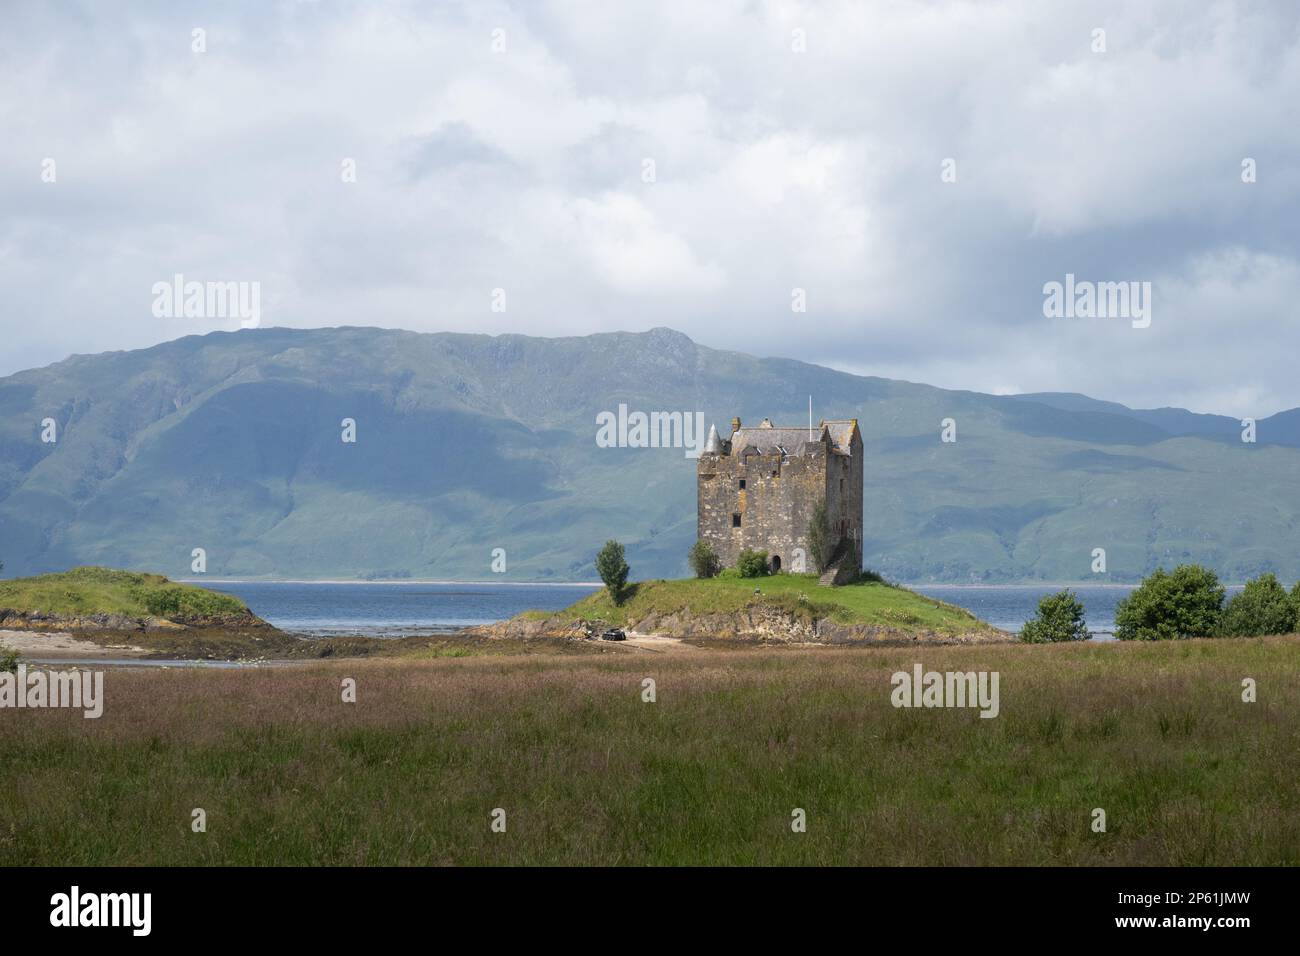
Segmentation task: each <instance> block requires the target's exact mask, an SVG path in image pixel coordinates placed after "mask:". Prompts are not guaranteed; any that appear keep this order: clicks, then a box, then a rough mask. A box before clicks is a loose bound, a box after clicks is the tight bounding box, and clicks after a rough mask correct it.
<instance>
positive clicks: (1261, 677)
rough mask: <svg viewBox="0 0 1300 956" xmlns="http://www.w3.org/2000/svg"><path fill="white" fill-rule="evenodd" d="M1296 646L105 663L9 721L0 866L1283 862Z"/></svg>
mask: <svg viewBox="0 0 1300 956" xmlns="http://www.w3.org/2000/svg"><path fill="white" fill-rule="evenodd" d="M1298 661H1300V639H1297V638H1294V637H1291V638H1264V639H1250V640H1218V641H1212V640H1193V641H1177V642H1163V643H1154V644H1117V643H1111V644H1103V645H1096V644H1081V645H1060V646H1037V647H1035V646H1025V645H998V646H984V647H975V646H964V647H963V646H953V647H917V648H901V649H894V648H861V649H846V650H841V649H827V648H738V649H731V650H721V649H718V650H713V649H708V648H700V649H694V650H688V651H686V652H683V653H677V654H651V653H639V654H633V653H620V654H607V655H605V654H601V655H582V656H569V657H561V656H553V655H547V654H539V655H528V656H518V655H516V656H502V657H498V656H492V655H475V656H466V657H452V658H446V659H430V660H392V659H373V660H349V661H336V662H319V663H318V662H312V663H304V664H295V665H290V666H280V667H266V668H256V669H240V670H187V669H139V670H130V669H115V670H110V671H109V672H108V673H107V674H106V676H105V696H106V703H105V710H104V715H103V717H102V718H100V719H99V720H85V719H83V718H82V717H81V715H80V712H79V711H68V710H43V711H42V710H4V711H0V860H3V861H4V863H5V864H7V865H77V866H81V865H109V864H122V865H136V864H164V865H167V864H190V865H235V864H245V865H287V864H299V865H311V864H317V865H348V864H398V865H406V864H415V865H420V864H463V865H474V864H487V865H494V864H525V865H531V864H613V865H637V864H864V865H897V864H913V865H924V864H934V865H967V864H1013V865H1015V864H1063V865H1115V864H1134V865H1178V866H1182V865H1192V866H1197V865H1207V864H1223V865H1278V864H1295V863H1297V862H1300V785H1298V783H1297V779H1298V776H1300V775H1298V771H1300V667H1297V662H1298ZM917 662H920V663H921V664H923V665H924V667H925V668H926V669H927V670H939V671H948V670H961V671H967V670H996V671H998V672H999V673H1000V675H1001V677H1000V690H1001V713H1000V715H999V716H998V717H996V718H994V719H981V718H979V717H978V715H977V712H976V711H975V710H953V709H946V710H945V709H929V710H924V709H911V710H907V709H895V708H894V707H892V706H891V704H890V690H891V686H890V675H891V673H893V672H894V671H898V670H910V669H911V668H912V666H913V664H914V663H917ZM345 677H353V678H355V679H356V681H357V702H356V703H355V704H346V703H343V702H342V701H341V694H340V684H341V681H342V680H343V679H344V678H345ZM646 677H652V678H654V679H655V681H656V696H657V700H656V701H655V702H654V703H645V702H643V701H642V680H643V679H644V678H646ZM1246 677H1251V678H1254V679H1255V680H1256V681H1257V683H1258V695H1259V699H1258V702H1257V703H1243V702H1242V699H1241V690H1242V688H1241V683H1242V679H1243V678H1246ZM196 807H201V808H203V809H204V810H205V811H206V813H207V832H206V833H194V832H191V827H190V822H191V811H192V810H193V809H194V808H196ZM497 807H500V808H503V809H505V811H506V814H507V817H506V819H507V830H506V832H505V833H494V832H492V831H491V829H490V820H491V813H492V811H493V809H494V808H497ZM796 807H798V808H803V809H804V810H805V811H806V813H807V832H806V833H794V832H792V830H791V827H790V822H791V811H792V810H793V809H794V808H796ZM1097 807H1100V808H1103V809H1104V810H1105V812H1106V819H1107V832H1105V833H1094V832H1092V830H1091V829H1090V823H1091V821H1092V811H1093V809H1094V808H1097Z"/></svg>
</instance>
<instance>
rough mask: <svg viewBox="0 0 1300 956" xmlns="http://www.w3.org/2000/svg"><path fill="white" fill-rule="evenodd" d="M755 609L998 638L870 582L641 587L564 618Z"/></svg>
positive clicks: (921, 598)
mask: <svg viewBox="0 0 1300 956" xmlns="http://www.w3.org/2000/svg"><path fill="white" fill-rule="evenodd" d="M756 589H757V591H758V592H759V593H757V594H756V593H755V590H756ZM756 604H763V605H767V606H770V607H777V608H781V609H784V610H787V611H790V612H792V613H793V614H795V615H796V616H798V617H800V618H803V619H805V620H809V621H813V620H824V619H828V618H829V619H830V620H833V621H835V622H836V623H838V624H846V625H853V624H861V625H866V626H869V627H884V628H891V629H897V630H917V631H932V632H934V633H938V634H947V635H956V634H971V633H996V632H997V629H996V628H994V627H993V626H992V625H990V624H987V623H985V622H984V621H981V620H980V619H979V618H977V617H976V616H975V615H974V614H971V613H970V612H969V611H967V610H965V609H964V608H960V607H957V606H956V605H953V604H947V603H945V602H943V601H937V600H935V599H934V598H929V597H926V596H925V595H923V594H917V593H916V592H915V591H909V590H907V589H906V588H902V587H898V586H897V585H893V584H888V583H886V582H884V581H880V580H878V579H871V578H868V577H864V578H862V579H861V580H859V581H856V582H854V583H853V584H846V585H843V586H841V587H836V588H828V587H821V586H820V585H818V583H817V575H815V574H784V573H783V574H776V575H772V576H769V577H760V578H741V577H736V576H731V575H723V576H720V577H716V578H703V579H701V578H686V579H682V580H674V581H641V582H638V583H636V584H631V585H629V586H628V588H627V590H626V592H625V594H624V596H623V599H622V601H621V602H620V603H619V604H615V603H614V602H613V600H612V599H611V598H610V596H609V592H608V591H606V590H601V591H597V592H596V593H594V594H592V595H591V596H590V597H586V598H583V599H582V600H581V601H579V602H578V603H576V604H574V605H571V606H570V607H569V608H567V609H566V610H564V611H562V612H560V613H561V616H568V617H575V618H582V619H583V620H588V621H600V622H602V623H606V624H609V625H614V626H624V625H627V624H629V623H631V622H635V621H638V620H642V619H644V618H646V617H649V616H650V615H663V614H678V613H688V614H693V615H707V614H728V613H733V612H737V611H743V610H745V609H746V608H749V607H752V606H754V605H756Z"/></svg>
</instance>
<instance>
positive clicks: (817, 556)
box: [808, 499, 835, 574]
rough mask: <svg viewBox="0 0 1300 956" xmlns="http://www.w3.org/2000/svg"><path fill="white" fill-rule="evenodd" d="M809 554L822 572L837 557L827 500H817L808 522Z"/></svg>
mask: <svg viewBox="0 0 1300 956" xmlns="http://www.w3.org/2000/svg"><path fill="white" fill-rule="evenodd" d="M808 556H809V557H811V558H812V560H813V567H814V568H816V570H817V573H818V574H821V573H822V572H823V571H825V570H826V565H828V564H830V563H831V561H832V560H833V559H834V557H835V539H834V538H832V537H831V522H830V518H829V517H828V516H827V514H826V501H825V500H824V499H823V500H822V501H819V502H817V506H816V507H815V508H813V513H812V520H811V521H809V522H808Z"/></svg>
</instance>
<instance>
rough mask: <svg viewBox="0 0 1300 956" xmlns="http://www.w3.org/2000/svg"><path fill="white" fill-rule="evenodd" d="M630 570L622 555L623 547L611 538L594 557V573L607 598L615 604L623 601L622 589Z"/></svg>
mask: <svg viewBox="0 0 1300 956" xmlns="http://www.w3.org/2000/svg"><path fill="white" fill-rule="evenodd" d="M631 570H632V569H631V568H629V567H628V566H627V558H626V557H624V555H623V546H622V545H621V544H619V543H618V542H617V541H615V540H614V539H613V538H611V539H610V540H608V541H606V542H605V546H604V547H603V548H601V549H600V553H599V554H597V555H596V572H597V573H598V574H599V575H600V579H601V580H602V581H604V582H605V587H606V588H607V589H608V590H609V596H610V598H611V599H612V600H613V601H614V603H615V604H619V603H621V602H622V600H623V588H625V587H626V586H627V575H628V572H629V571H631Z"/></svg>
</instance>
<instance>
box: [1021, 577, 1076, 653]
mask: <svg viewBox="0 0 1300 956" xmlns="http://www.w3.org/2000/svg"><path fill="white" fill-rule="evenodd" d="M1090 636H1091V635H1090V634H1089V633H1088V625H1087V624H1086V623H1085V622H1084V612H1083V604H1082V603H1080V601H1079V598H1078V596H1077V595H1075V593H1074V592H1073V591H1069V590H1066V591H1058V592H1057V593H1056V594H1049V595H1047V596H1046V597H1044V598H1043V599H1042V600H1041V601H1039V602H1038V616H1037V617H1035V618H1033V619H1032V620H1029V621H1026V622H1025V626H1024V628H1022V629H1021V631H1020V639H1021V640H1022V641H1024V642H1025V643H1027V644H1055V643H1057V642H1059V641H1086V640H1087V639H1088V638H1089V637H1090Z"/></svg>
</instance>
